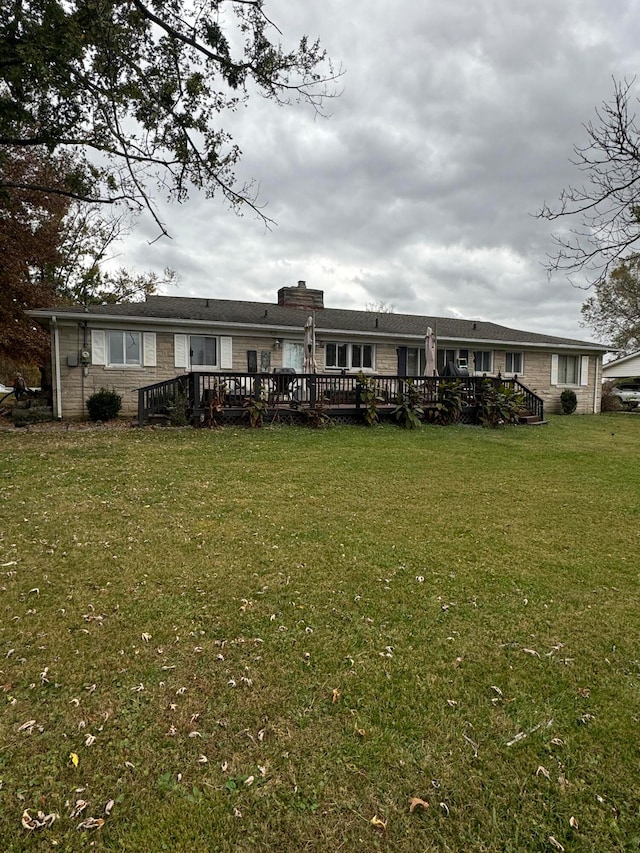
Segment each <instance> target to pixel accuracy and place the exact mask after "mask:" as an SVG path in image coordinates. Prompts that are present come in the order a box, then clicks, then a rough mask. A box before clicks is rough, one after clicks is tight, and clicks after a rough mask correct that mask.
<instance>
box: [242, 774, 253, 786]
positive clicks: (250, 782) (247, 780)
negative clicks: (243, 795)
mask: <svg viewBox="0 0 640 853" xmlns="http://www.w3.org/2000/svg"><path fill="white" fill-rule="evenodd" d="M255 778H256V777H255V776H247V778H246V779H245V780H244V784H245V785H246V786H247V787H249V785H253V783H254V782H255Z"/></svg>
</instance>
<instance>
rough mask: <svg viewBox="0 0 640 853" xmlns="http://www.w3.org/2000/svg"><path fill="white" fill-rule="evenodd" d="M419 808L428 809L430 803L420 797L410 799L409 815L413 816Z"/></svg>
mask: <svg viewBox="0 0 640 853" xmlns="http://www.w3.org/2000/svg"><path fill="white" fill-rule="evenodd" d="M417 808H422V809H428V808H429V803H427V802H426V801H425V800H422V799H421V798H420V797H409V813H410V814H413V812H414V811H415V810H416V809H417Z"/></svg>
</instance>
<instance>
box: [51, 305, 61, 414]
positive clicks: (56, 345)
mask: <svg viewBox="0 0 640 853" xmlns="http://www.w3.org/2000/svg"><path fill="white" fill-rule="evenodd" d="M51 325H52V326H53V381H54V384H55V389H56V399H55V404H56V405H55V409H56V412H55V414H56V418H57V419H58V420H59V421H61V420H62V387H61V381H60V330H59V329H58V321H57V320H56V316H55V314H53V315H52V316H51Z"/></svg>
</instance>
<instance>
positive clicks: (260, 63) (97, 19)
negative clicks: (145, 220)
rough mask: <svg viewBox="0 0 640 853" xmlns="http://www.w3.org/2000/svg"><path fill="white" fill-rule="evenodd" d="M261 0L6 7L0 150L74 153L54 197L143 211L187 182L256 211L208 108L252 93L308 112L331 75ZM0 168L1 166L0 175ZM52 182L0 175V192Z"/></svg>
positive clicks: (232, 150) (11, 0)
mask: <svg viewBox="0 0 640 853" xmlns="http://www.w3.org/2000/svg"><path fill="white" fill-rule="evenodd" d="M264 6H265V0H148V2H143V0H6V2H5V3H4V4H3V15H2V19H1V21H0V43H2V45H3V56H2V60H1V61H0V74H1V75H2V76H1V78H0V80H2V85H0V155H1V152H2V149H3V148H5V147H6V146H14V147H15V146H22V147H26V148H29V147H31V146H46V147H47V149H48V150H49V151H51V152H54V151H60V150H74V151H77V150H80V151H82V152H83V157H84V159H83V160H82V161H81V162H79V164H78V168H75V169H73V170H70V171H69V173H68V175H67V179H66V182H65V184H64V186H56V187H55V192H57V193H60V194H63V193H65V194H67V195H68V196H69V197H71V198H74V199H80V200H89V201H97V202H108V203H115V202H123V203H125V204H128V205H130V206H132V207H135V208H141V207H147V208H148V209H149V210H150V211H151V212H152V213H153V215H154V216H155V218H156V222H157V224H158V226H159V228H160V231H161V233H166V229H165V226H164V225H163V223H161V222H160V220H159V219H158V213H157V211H156V209H155V206H154V202H153V197H152V193H153V188H154V187H155V188H156V189H159V190H160V191H161V192H162V193H163V194H165V195H167V196H168V197H169V198H170V199H174V200H182V199H184V198H185V197H186V195H187V193H188V191H189V189H190V187H196V188H198V189H201V190H204V191H205V193H206V194H207V195H213V194H214V193H216V192H218V191H219V192H221V193H222V194H223V195H224V196H225V197H226V198H227V199H228V200H229V201H230V202H231V203H232V204H233V205H238V206H243V205H245V204H248V205H249V206H250V207H252V208H253V209H254V210H257V208H256V205H255V199H254V197H253V195H252V189H251V187H247V186H237V185H236V179H235V175H234V166H235V164H236V163H237V161H238V158H239V156H240V151H239V149H238V147H237V146H236V145H235V144H234V143H233V140H232V139H231V137H230V135H229V133H227V132H226V131H225V130H224V128H223V127H221V126H220V125H219V119H220V113H223V112H225V111H228V110H235V109H237V108H238V106H239V105H240V104H241V103H243V102H244V101H245V100H246V98H247V97H248V96H249V94H250V93H251V92H258V93H260V94H262V95H263V96H265V97H267V98H269V99H273V100H275V101H276V102H277V103H280V104H282V103H287V102H289V101H290V100H292V99H304V100H306V101H308V102H309V103H310V104H311V105H312V106H313V107H314V108H315V109H319V108H320V107H321V104H322V100H323V98H325V97H327V96H332V95H333V94H334V92H333V91H332V84H333V81H335V79H336V74H334V72H333V70H332V67H331V65H330V63H329V62H328V60H327V58H326V56H325V52H324V51H323V50H322V49H321V48H320V45H319V44H318V43H317V42H309V41H308V40H307V39H306V37H305V38H302V39H301V41H300V42H299V44H298V46H297V47H296V48H295V49H294V50H292V51H286V50H285V49H284V48H283V47H282V46H281V45H280V43H279V42H278V41H277V37H278V36H279V30H278V29H277V27H276V26H275V25H274V24H273V23H272V22H271V21H270V20H269V18H268V17H267V14H266V12H265V9H264ZM1 171H2V162H1V160H0V172H1ZM2 184H4V186H5V187H14V188H15V187H17V188H25V187H28V188H29V189H31V190H35V189H37V188H41V189H42V188H45V189H46V190H47V191H51V190H52V189H53V188H52V187H51V186H50V185H48V184H47V183H46V182H44V183H43V182H42V181H41V182H40V183H38V182H37V181H35V180H31V181H24V182H22V183H21V182H19V181H16V180H11V178H10V177H8V176H6V175H2V178H1V179H0V185H2Z"/></svg>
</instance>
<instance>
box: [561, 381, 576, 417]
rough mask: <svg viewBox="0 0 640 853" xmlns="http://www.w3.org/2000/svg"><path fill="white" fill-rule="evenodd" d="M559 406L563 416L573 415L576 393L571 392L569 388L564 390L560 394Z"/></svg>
mask: <svg viewBox="0 0 640 853" xmlns="http://www.w3.org/2000/svg"><path fill="white" fill-rule="evenodd" d="M560 405H561V406H562V414H563V415H571V414H573V412H575V410H576V408H577V405H578V398H577V397H576V392H575V391H572V390H571V388H565V390H564V391H563V392H562V394H560Z"/></svg>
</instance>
